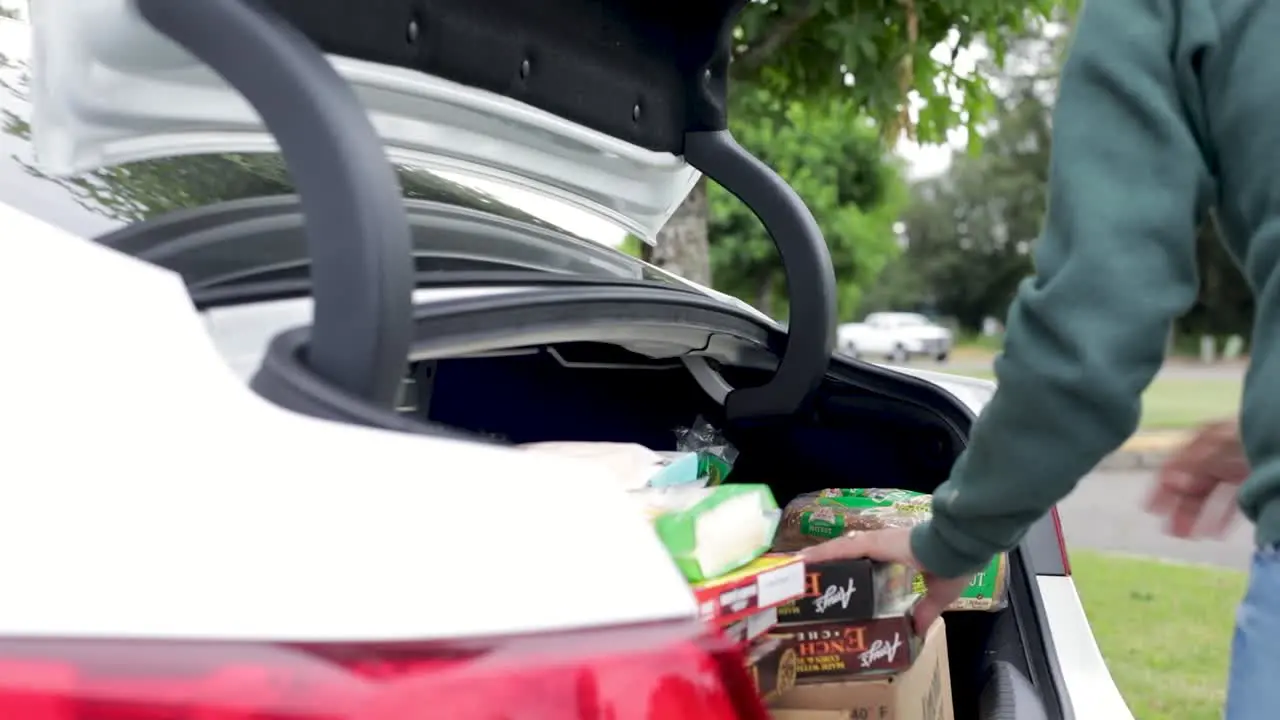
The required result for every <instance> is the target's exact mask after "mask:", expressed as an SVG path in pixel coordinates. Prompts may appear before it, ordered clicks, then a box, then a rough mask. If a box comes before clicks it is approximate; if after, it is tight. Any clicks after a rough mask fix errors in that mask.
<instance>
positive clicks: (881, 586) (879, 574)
mask: <svg viewBox="0 0 1280 720" xmlns="http://www.w3.org/2000/svg"><path fill="white" fill-rule="evenodd" d="M804 574H805V590H804V596H803V597H801V598H800V599H798V600H794V601H792V602H789V603H787V604H785V605H783V606H781V607H779V608H778V621H779V622H780V623H781V624H783V625H792V624H795V623H809V622H834V621H850V620H868V619H870V618H874V617H880V616H883V615H895V614H896V615H901V614H902V613H903V612H904V610H905V609H906V608H907V607H908V606H909V605H910V604H911V602H912V600H914V599H915V595H916V592H915V589H914V588H913V587H912V580H913V578H914V577H915V573H913V572H911V570H909V569H908V568H907V567H906V566H905V565H898V564H896V563H882V562H876V561H873V560H868V559H866V558H855V559H842V560H829V561H827V562H821V563H806V564H805V569H804Z"/></svg>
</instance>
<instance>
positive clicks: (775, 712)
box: [769, 620, 955, 720]
mask: <svg viewBox="0 0 1280 720" xmlns="http://www.w3.org/2000/svg"><path fill="white" fill-rule="evenodd" d="M769 706H770V714H771V715H772V716H773V718H774V720H868V719H869V718H874V719H875V720H955V711H954V709H953V708H952V704H951V675H950V671H949V666H948V658H947V633H946V625H945V623H944V622H943V621H942V620H938V621H937V622H936V623H934V624H933V626H932V627H931V628H929V631H928V632H927V633H925V637H924V640H923V641H922V642H921V644H920V649H919V652H918V653H917V655H916V661H915V663H914V664H913V665H912V666H911V667H910V668H909V669H907V670H904V671H903V672H901V673H898V674H896V675H882V676H879V677H874V678H864V679H860V680H850V681H842V682H829V683H821V684H804V685H797V686H796V687H795V688H793V689H791V690H787V691H785V692H783V693H781V694H779V695H778V696H777V697H775V698H773V699H772V700H770V701H769Z"/></svg>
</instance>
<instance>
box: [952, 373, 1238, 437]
mask: <svg viewBox="0 0 1280 720" xmlns="http://www.w3.org/2000/svg"><path fill="white" fill-rule="evenodd" d="M931 369H934V370H939V371H941V372H949V373H955V374H957V375H968V376H970V377H979V378H984V379H987V380H992V379H994V378H995V376H994V375H993V374H992V373H991V371H990V370H988V369H985V368H974V367H947V366H945V365H943V366H933V367H932V368H931ZM1242 383H1243V381H1242V380H1240V379H1239V378H1192V377H1162V378H1158V379H1157V380H1156V381H1155V382H1153V383H1152V384H1151V387H1150V388H1148V389H1147V394H1146V395H1144V396H1143V398H1142V429H1143V430H1185V429H1188V428H1193V427H1196V426H1198V425H1200V424H1201V423H1204V422H1207V421H1210V420H1219V419H1223V418H1227V417H1231V416H1234V415H1235V414H1236V413H1237V412H1238V411H1239V409H1240V393H1241V391H1242Z"/></svg>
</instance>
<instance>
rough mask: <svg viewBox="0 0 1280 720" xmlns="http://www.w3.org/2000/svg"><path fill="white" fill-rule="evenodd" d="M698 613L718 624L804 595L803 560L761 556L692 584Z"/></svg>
mask: <svg viewBox="0 0 1280 720" xmlns="http://www.w3.org/2000/svg"><path fill="white" fill-rule="evenodd" d="M693 594H694V597H695V598H696V599H697V601H698V616H699V617H701V618H702V619H703V620H705V621H708V622H713V623H715V624H717V625H719V626H720V627H725V626H727V625H729V624H731V623H734V622H737V621H738V620H742V619H744V618H746V617H747V616H748V615H752V614H754V613H757V612H760V611H761V610H767V609H768V608H771V607H777V606H779V605H781V604H783V603H785V602H790V601H791V600H794V599H796V598H798V597H800V596H801V595H802V594H804V561H802V560H801V559H800V558H799V556H795V555H765V556H764V557H761V558H758V559H756V560H755V561H754V562H752V563H750V564H748V565H746V566H744V567H742V568H740V569H738V570H735V571H733V572H731V573H729V574H727V575H721V576H720V577H717V578H712V579H710V580H704V581H702V582H699V583H694V584H693Z"/></svg>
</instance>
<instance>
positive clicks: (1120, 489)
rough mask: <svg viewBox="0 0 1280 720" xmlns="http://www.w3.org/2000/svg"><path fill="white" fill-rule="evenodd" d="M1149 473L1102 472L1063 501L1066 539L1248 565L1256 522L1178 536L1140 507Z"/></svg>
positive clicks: (1106, 547)
mask: <svg viewBox="0 0 1280 720" xmlns="http://www.w3.org/2000/svg"><path fill="white" fill-rule="evenodd" d="M1151 477H1152V476H1151V473H1150V472H1144V471H1132V472H1115V471H1112V472H1098V473H1094V474H1093V475H1090V476H1089V477H1088V478H1086V479H1085V481H1084V482H1083V483H1081V484H1080V487H1078V488H1076V491H1075V492H1074V493H1073V494H1072V495H1071V497H1069V498H1067V500H1066V502H1064V503H1063V504H1062V505H1061V506H1060V507H1059V513H1060V514H1061V516H1062V528H1063V532H1064V533H1065V534H1066V536H1067V544H1068V545H1070V546H1071V547H1075V548H1087V549H1090V550H1105V551H1112V552H1124V553H1132V554H1135V555H1147V556H1151V557H1158V558H1161V559H1165V560H1174V561H1179V562H1190V563H1203V564H1209V565H1218V566H1221V567H1228V568H1236V569H1239V570H1246V569H1248V567H1249V557H1250V554H1251V552H1252V549H1253V537H1252V531H1253V528H1252V526H1251V525H1249V523H1248V522H1247V521H1245V520H1244V519H1243V518H1239V519H1238V520H1237V522H1236V525H1235V527H1233V528H1232V530H1231V531H1230V532H1229V533H1228V534H1227V536H1226V537H1225V538H1224V539H1222V540H1199V541H1189V540H1178V539H1175V538H1171V537H1169V536H1168V535H1165V534H1164V530H1163V527H1162V526H1161V524H1160V521H1159V520H1158V519H1156V518H1154V517H1152V516H1150V515H1148V514H1146V512H1144V511H1143V510H1142V503H1143V500H1144V499H1145V498H1146V493H1147V491H1148V489H1149V488H1150V487H1151Z"/></svg>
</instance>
